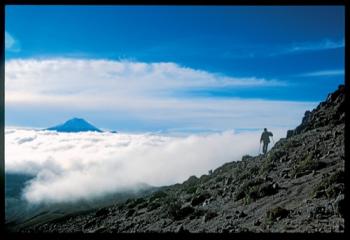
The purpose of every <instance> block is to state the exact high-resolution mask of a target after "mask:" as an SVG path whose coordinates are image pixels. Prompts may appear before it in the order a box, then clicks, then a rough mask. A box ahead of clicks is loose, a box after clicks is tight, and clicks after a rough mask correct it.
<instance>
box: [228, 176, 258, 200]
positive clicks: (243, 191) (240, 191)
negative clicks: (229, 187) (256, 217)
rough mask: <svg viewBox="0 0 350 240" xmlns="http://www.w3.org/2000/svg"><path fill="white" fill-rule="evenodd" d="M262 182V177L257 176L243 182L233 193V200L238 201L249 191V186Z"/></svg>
mask: <svg viewBox="0 0 350 240" xmlns="http://www.w3.org/2000/svg"><path fill="white" fill-rule="evenodd" d="M263 182H264V180H263V179H261V178H258V179H253V180H250V181H248V182H246V183H244V184H242V185H241V186H240V187H239V188H238V189H237V191H236V193H235V197H234V200H235V201H238V200H240V199H242V198H245V197H246V196H247V195H248V194H249V192H250V191H251V188H252V187H254V186H256V185H260V184H262V183H263Z"/></svg>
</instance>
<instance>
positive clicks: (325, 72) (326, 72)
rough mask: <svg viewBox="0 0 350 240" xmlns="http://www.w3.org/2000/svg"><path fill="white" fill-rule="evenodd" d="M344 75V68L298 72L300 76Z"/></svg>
mask: <svg viewBox="0 0 350 240" xmlns="http://www.w3.org/2000/svg"><path fill="white" fill-rule="evenodd" d="M341 75H344V70H341V69H336V70H323V71H316V72H309V73H304V74H300V75H298V76H301V77H329V76H341Z"/></svg>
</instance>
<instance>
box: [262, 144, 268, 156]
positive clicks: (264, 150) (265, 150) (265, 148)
mask: <svg viewBox="0 0 350 240" xmlns="http://www.w3.org/2000/svg"><path fill="white" fill-rule="evenodd" d="M267 145H268V143H265V142H264V145H263V153H264V154H266V153H267Z"/></svg>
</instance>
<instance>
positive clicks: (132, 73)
mask: <svg viewBox="0 0 350 240" xmlns="http://www.w3.org/2000/svg"><path fill="white" fill-rule="evenodd" d="M283 84H284V82H281V81H277V80H267V79H260V78H255V77H247V78H235V77H230V76H224V75H220V74H216V73H210V72H207V71H203V70H196V69H191V68H186V67H182V66H179V65H177V64H175V63H142V62H129V61H112V60H84V59H65V58H62V59H42V60H35V59H27V60H10V61H8V62H6V65H5V92H6V94H5V104H6V109H5V110H6V111H8V109H17V111H18V112H23V111H25V110H26V109H33V112H34V109H45V108H46V109H48V108H50V109H57V112H56V115H57V113H58V112H60V111H68V110H69V111H71V112H75V113H76V114H75V115H79V111H84V110H85V111H90V112H93V111H99V112H100V114H101V115H104V116H109V118H111V119H113V118H120V117H121V116H129V117H130V118H135V119H138V120H140V121H145V122H146V121H150V122H151V121H163V122H172V123H175V122H176V123H181V124H182V125H181V124H180V125H176V126H175V125H174V126H172V127H185V128H186V127H200V128H205V127H207V126H208V125H211V127H212V128H220V129H225V128H248V127H253V128H260V127H261V125H264V126H267V127H269V126H281V125H283V126H290V127H292V126H295V125H296V124H297V123H298V122H299V120H300V118H301V116H302V114H303V112H304V111H305V110H307V109H310V108H311V107H313V106H314V105H315V103H311V102H291V101H267V100H258V99H239V98H237V99H232V98H231V99H218V98H185V97H176V93H177V92H178V91H180V92H181V91H185V90H189V89H203V88H204V89H205V88H213V87H215V88H217V87H250V88H255V87H262V86H264V87H266V86H281V85H283ZM174 93H175V95H174ZM34 115H35V114H34ZM7 116H9V115H7ZM88 120H89V119H88ZM99 127H103V126H99Z"/></svg>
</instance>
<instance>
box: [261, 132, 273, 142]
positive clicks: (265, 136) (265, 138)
mask: <svg viewBox="0 0 350 240" xmlns="http://www.w3.org/2000/svg"><path fill="white" fill-rule="evenodd" d="M272 136H273V134H272V132H268V131H266V132H265V131H264V132H263V133H262V134H261V138H260V142H261V141H263V142H264V143H269V142H270V137H272Z"/></svg>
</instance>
